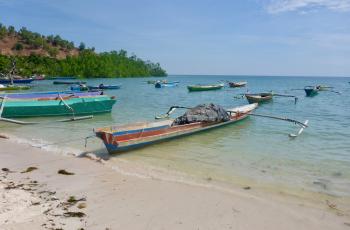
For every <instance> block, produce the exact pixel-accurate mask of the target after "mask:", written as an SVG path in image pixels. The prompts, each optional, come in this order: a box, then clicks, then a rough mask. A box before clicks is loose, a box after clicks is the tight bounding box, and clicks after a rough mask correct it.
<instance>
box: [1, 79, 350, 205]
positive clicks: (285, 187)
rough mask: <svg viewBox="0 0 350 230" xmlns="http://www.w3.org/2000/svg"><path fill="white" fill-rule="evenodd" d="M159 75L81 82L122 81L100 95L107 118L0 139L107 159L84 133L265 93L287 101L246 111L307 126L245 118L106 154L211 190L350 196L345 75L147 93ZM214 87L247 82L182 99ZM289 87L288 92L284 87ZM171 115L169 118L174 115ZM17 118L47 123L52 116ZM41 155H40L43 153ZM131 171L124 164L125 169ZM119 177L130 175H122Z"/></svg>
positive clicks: (21, 130)
mask: <svg viewBox="0 0 350 230" xmlns="http://www.w3.org/2000/svg"><path fill="white" fill-rule="evenodd" d="M157 79H160V78H124V79H88V80H86V81H87V82H88V83H87V84H88V85H98V84H100V83H101V82H103V83H104V84H122V88H121V89H119V90H110V91H106V94H108V95H113V96H116V97H117V103H116V104H115V105H114V107H113V111H112V113H110V114H102V115H95V116H94V118H93V119H91V120H83V121H77V122H68V123H43V124H40V125H28V126H21V125H15V124H8V123H4V122H1V123H0V132H1V133H8V134H10V135H13V136H16V137H17V138H18V139H19V140H28V141H30V143H32V144H33V145H36V146H41V147H43V146H45V147H47V148H50V149H51V150H52V149H54V150H56V151H60V152H62V153H65V152H72V153H74V154H77V153H79V152H82V151H88V152H94V153H96V154H97V155H99V156H108V154H107V151H106V149H105V148H104V145H103V144H102V142H101V141H100V140H99V139H97V138H89V139H88V141H87V146H86V147H85V139H84V138H85V137H88V136H91V135H93V129H94V128H98V127H102V126H109V125H112V124H126V123H131V122H136V121H152V120H154V117H155V115H158V114H164V113H165V112H166V111H167V110H168V109H169V107H170V106H172V105H179V106H187V107H192V106H195V105H198V104H202V103H216V104H220V105H222V106H224V107H226V108H232V107H235V106H239V105H244V104H247V101H246V99H245V98H241V99H239V98H237V97H235V96H237V95H240V94H242V93H245V92H247V91H249V92H252V93H258V92H268V91H270V90H272V91H273V92H275V93H279V94H288V95H295V96H297V97H298V101H297V103H296V104H295V103H294V99H293V98H288V97H274V99H273V101H272V102H270V103H265V104H262V105H260V106H259V107H258V109H257V110H256V113H259V114H265V115H273V116H280V117H288V118H292V119H296V120H299V121H302V122H304V121H305V120H309V126H310V127H308V128H307V129H305V130H304V132H303V133H302V134H301V135H300V136H299V137H297V138H295V139H290V138H289V136H288V134H290V133H296V132H297V131H298V129H299V126H297V125H295V124H293V123H289V122H285V121H279V120H274V119H268V118H261V117H253V116H251V117H248V118H247V119H245V120H243V121H240V122H238V123H236V124H233V125H230V126H227V127H224V128H220V129H216V130H212V131H209V132H204V133H200V134H196V135H192V136H188V137H184V138H181V139H177V140H173V141H169V142H164V143H160V144H156V145H152V146H149V147H146V148H143V149H139V150H135V151H131V152H127V153H123V154H119V155H112V156H109V159H108V162H109V164H111V165H113V164H115V165H116V166H117V165H118V162H120V161H124V162H129V163H135V164H137V165H142V166H143V167H146V168H147V167H148V168H152V169H156V171H157V170H158V171H166V172H167V173H169V174H172V173H174V174H176V175H181V178H182V179H183V178H186V177H188V178H191V179H193V180H197V181H208V180H210V181H212V182H213V183H217V184H218V185H220V186H230V185H235V186H250V187H252V188H260V189H265V190H273V191H277V192H281V191H283V192H286V193H288V192H289V193H291V194H294V195H295V194H297V195H303V194H308V196H310V197H312V196H315V194H317V196H321V197H324V196H325V197H327V196H331V197H339V198H344V199H350V84H349V83H348V82H349V78H338V77H277V76H276V77H268V76H207V75H203V76H185V75H181V76H168V77H167V78H166V79H167V80H168V81H179V82H180V83H179V85H178V87H173V88H160V89H156V88H155V87H154V85H152V84H147V81H148V80H157ZM219 81H223V82H226V81H247V82H248V85H247V87H244V88H229V87H228V86H225V88H223V89H221V90H217V91H206V92H188V90H187V88H186V86H187V85H190V84H196V83H201V84H207V83H208V84H212V83H217V82H219ZM316 84H321V85H329V86H333V87H334V88H333V91H337V92H340V93H341V94H339V93H335V92H331V91H324V92H320V93H319V95H317V96H315V97H305V92H304V91H303V90H298V89H302V88H303V87H304V86H307V85H316ZM67 89H68V86H67V85H53V84H52V81H50V80H45V81H36V82H34V83H33V88H32V89H31V90H32V91H53V90H62V91H63V90H67ZM292 89H295V90H292ZM183 112H184V111H183V110H178V111H177V112H176V113H175V114H174V115H173V116H174V117H176V116H177V115H181V114H182V113H183ZM25 120H41V121H50V120H55V119H54V118H31V119H25ZM48 154H50V153H49V152H48ZM131 165H132V164H131ZM128 171H129V172H132V171H133V169H132V168H129V169H128Z"/></svg>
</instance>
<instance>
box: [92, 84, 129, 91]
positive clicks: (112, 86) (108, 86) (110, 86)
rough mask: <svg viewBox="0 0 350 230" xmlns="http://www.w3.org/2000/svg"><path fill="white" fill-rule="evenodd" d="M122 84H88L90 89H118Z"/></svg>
mask: <svg viewBox="0 0 350 230" xmlns="http://www.w3.org/2000/svg"><path fill="white" fill-rule="evenodd" d="M121 86H122V85H104V84H100V85H98V86H88V88H89V89H90V90H92V89H120V88H121Z"/></svg>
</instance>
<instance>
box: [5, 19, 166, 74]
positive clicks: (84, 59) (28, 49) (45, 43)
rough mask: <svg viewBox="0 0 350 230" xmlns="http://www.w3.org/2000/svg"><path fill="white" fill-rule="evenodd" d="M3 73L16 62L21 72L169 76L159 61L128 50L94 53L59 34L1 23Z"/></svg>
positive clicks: (93, 50)
mask: <svg viewBox="0 0 350 230" xmlns="http://www.w3.org/2000/svg"><path fill="white" fill-rule="evenodd" d="M0 51H1V52H0V72H2V73H6V72H8V70H9V68H10V66H11V62H12V61H13V60H15V61H16V64H17V70H18V74H19V75H23V76H30V75H33V74H45V75H48V76H78V77H86V78H88V77H139V76H166V71H165V70H164V69H162V68H161V66H160V64H159V63H153V62H151V61H148V60H147V61H145V60H142V59H140V58H138V57H137V56H136V55H134V54H133V55H128V53H127V51H125V50H123V49H121V50H119V51H110V52H102V53H97V52H95V48H94V47H92V48H87V47H86V45H85V44H84V43H83V42H81V43H80V44H79V46H78V47H75V45H74V43H73V42H71V41H67V40H65V39H62V38H61V37H60V36H59V35H49V36H44V35H41V34H39V33H35V32H32V31H30V30H28V29H27V28H25V27H22V28H21V29H20V30H19V31H16V29H15V28H14V27H13V26H8V27H6V26H4V25H2V24H0Z"/></svg>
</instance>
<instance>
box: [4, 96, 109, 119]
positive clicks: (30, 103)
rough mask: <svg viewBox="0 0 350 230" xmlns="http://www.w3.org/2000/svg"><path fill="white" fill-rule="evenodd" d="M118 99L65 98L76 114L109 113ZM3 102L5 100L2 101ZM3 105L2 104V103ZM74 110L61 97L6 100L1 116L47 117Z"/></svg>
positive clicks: (68, 114)
mask: <svg viewBox="0 0 350 230" xmlns="http://www.w3.org/2000/svg"><path fill="white" fill-rule="evenodd" d="M115 102H116V99H114V98H112V97H109V96H104V95H103V96H95V97H78V98H71V99H68V100H65V103H66V104H67V105H69V106H70V107H71V108H72V109H73V110H74V115H91V114H97V113H108V112H110V111H111V110H112V107H113V105H114V103H115ZM2 103H3V102H2ZM0 105H1V104H0ZM71 115H73V114H72V111H71V110H70V109H69V108H68V107H67V106H66V105H65V104H64V103H63V101H62V100H60V99H54V100H46V99H45V100H40V99H38V100H16V99H12V100H11V99H10V100H5V102H4V108H3V112H2V114H1V117H4V118H19V117H46V116H71Z"/></svg>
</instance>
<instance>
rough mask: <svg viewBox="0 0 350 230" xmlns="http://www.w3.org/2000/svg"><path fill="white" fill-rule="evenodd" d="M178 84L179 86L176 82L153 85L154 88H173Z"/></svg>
mask: <svg viewBox="0 0 350 230" xmlns="http://www.w3.org/2000/svg"><path fill="white" fill-rule="evenodd" d="M178 84H179V82H178V81H174V82H167V83H162V82H160V81H159V82H157V83H156V84H154V87H156V88H163V87H175V86H178Z"/></svg>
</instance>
